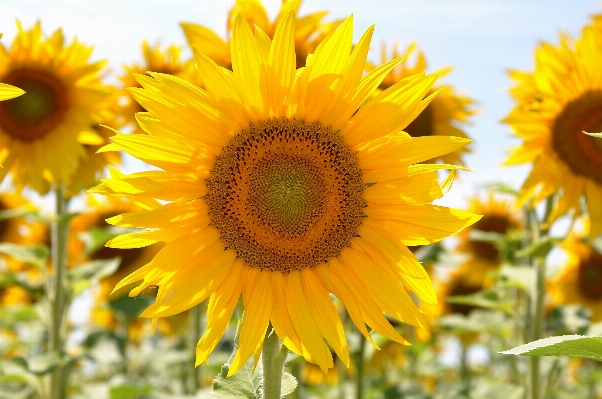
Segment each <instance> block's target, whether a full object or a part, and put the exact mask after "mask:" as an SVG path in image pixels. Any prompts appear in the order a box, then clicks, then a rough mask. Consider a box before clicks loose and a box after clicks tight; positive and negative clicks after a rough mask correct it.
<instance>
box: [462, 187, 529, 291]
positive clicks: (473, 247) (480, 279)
mask: <svg viewBox="0 0 602 399" xmlns="http://www.w3.org/2000/svg"><path fill="white" fill-rule="evenodd" d="M470 211H471V212H475V213H477V214H480V215H483V217H482V218H481V220H479V221H478V222H476V223H475V224H473V225H472V226H470V227H469V228H467V229H464V230H462V232H461V233H460V234H458V237H459V238H460V243H459V245H458V247H457V248H456V250H457V251H459V252H463V253H467V254H469V255H470V258H469V259H468V260H467V261H466V266H465V267H466V268H468V269H469V272H468V273H467V275H466V279H467V280H469V281H470V282H471V283H475V284H476V285H479V284H481V283H484V282H485V281H486V280H487V275H488V274H489V272H491V271H493V270H496V269H498V268H499V267H500V265H501V262H502V259H501V258H500V251H499V249H498V248H497V247H496V245H495V244H494V243H492V242H486V241H478V240H474V239H471V233H472V232H474V231H475V230H479V231H482V232H484V233H495V234H499V235H506V234H507V233H509V232H511V231H513V230H520V229H521V228H522V223H521V220H520V217H519V215H518V214H517V213H516V211H514V210H513V209H512V204H511V203H510V202H508V201H506V200H503V199H500V198H496V197H495V196H494V195H493V194H490V195H489V196H488V198H487V199H486V200H483V199H481V198H479V197H475V198H472V199H471V200H470Z"/></svg>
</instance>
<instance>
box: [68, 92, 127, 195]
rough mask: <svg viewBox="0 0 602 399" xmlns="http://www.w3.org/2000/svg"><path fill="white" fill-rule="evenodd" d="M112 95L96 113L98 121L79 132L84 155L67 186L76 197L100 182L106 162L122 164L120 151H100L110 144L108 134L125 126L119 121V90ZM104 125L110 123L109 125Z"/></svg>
mask: <svg viewBox="0 0 602 399" xmlns="http://www.w3.org/2000/svg"><path fill="white" fill-rule="evenodd" d="M110 98H111V100H110V101H109V102H108V103H107V105H106V108H105V109H103V110H102V111H101V112H99V114H98V115H97V117H96V121H95V123H93V124H92V125H90V126H88V128H87V129H85V130H83V131H82V132H81V133H80V134H79V137H78V140H79V142H80V143H81V144H82V145H83V147H84V151H85V158H84V161H82V162H81V163H80V165H79V167H78V168H77V170H76V171H75V172H74V174H73V177H72V179H71V181H70V182H69V185H68V186H67V194H68V196H74V195H76V194H77V193H78V192H80V191H81V190H86V189H89V188H90V187H93V186H94V185H95V184H97V183H98V180H99V178H100V177H101V176H103V175H104V174H105V170H106V167H107V165H113V166H117V165H120V164H121V155H120V154H119V153H117V152H101V153H98V152H97V151H98V150H99V149H100V148H102V147H103V146H105V145H106V144H108V143H109V137H111V136H112V135H114V134H115V132H114V131H113V130H112V129H119V128H120V127H122V122H119V120H120V116H122V115H120V114H121V109H122V107H121V106H120V105H119V104H118V98H119V92H118V91H117V90H116V91H114V92H113V93H112V94H111V97H110ZM101 125H102V126H101ZM104 126H110V128H106V127H104Z"/></svg>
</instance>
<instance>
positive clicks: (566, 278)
mask: <svg viewBox="0 0 602 399" xmlns="http://www.w3.org/2000/svg"><path fill="white" fill-rule="evenodd" d="M562 249H564V251H565V252H566V254H567V255H568V258H567V261H566V264H565V266H564V267H563V268H562V269H561V270H560V271H559V272H558V274H557V275H556V276H554V277H553V278H551V279H550V280H549V281H548V292H549V293H550V299H551V302H552V304H553V305H556V306H560V305H570V304H578V305H582V306H584V307H586V308H588V309H590V310H591V311H592V319H591V320H592V322H598V321H602V254H601V253H599V252H598V251H597V250H596V249H594V248H593V247H591V246H590V245H588V244H587V243H585V242H584V241H583V237H582V236H581V235H577V234H572V235H570V236H569V237H568V238H567V239H566V240H565V241H564V242H563V243H562Z"/></svg>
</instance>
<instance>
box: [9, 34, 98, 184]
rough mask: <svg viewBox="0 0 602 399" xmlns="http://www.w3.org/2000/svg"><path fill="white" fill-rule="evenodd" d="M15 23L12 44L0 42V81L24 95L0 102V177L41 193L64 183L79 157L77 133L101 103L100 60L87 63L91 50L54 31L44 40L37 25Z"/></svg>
mask: <svg viewBox="0 0 602 399" xmlns="http://www.w3.org/2000/svg"><path fill="white" fill-rule="evenodd" d="M17 27H18V34H17V36H16V37H15V39H14V41H13V44H12V47H11V48H10V49H7V48H5V47H4V46H3V45H2V44H0V82H4V83H7V84H10V85H14V86H17V87H20V88H21V89H23V90H25V92H26V93H25V94H24V95H22V96H20V97H18V98H15V99H13V100H11V101H3V102H0V164H2V165H3V166H4V168H3V169H0V180H1V179H3V178H4V176H5V175H6V174H7V173H9V172H10V173H11V175H12V181H13V184H14V185H15V186H16V187H17V189H18V190H20V189H22V188H23V187H24V186H30V187H32V188H33V189H35V190H36V191H37V192H38V193H40V194H44V193H46V192H48V189H49V187H50V184H49V183H57V182H68V181H69V179H70V178H71V177H72V174H73V172H74V171H75V169H76V168H77V167H78V165H79V164H80V162H81V159H82V158H83V157H84V155H85V154H84V149H83V147H82V145H81V144H80V143H79V142H78V136H79V134H80V132H82V131H84V130H86V129H88V128H89V126H91V125H92V124H93V123H95V121H94V115H95V114H96V113H97V112H98V111H99V110H101V109H102V108H103V107H104V105H105V104H104V101H105V100H106V96H107V93H108V91H107V88H106V87H105V86H103V85H102V84H101V81H100V74H99V72H100V71H101V69H102V68H103V66H104V64H105V62H104V61H99V62H94V63H89V62H88V60H89V58H90V55H91V52H92V48H91V47H87V46H84V45H82V44H81V43H79V42H77V41H74V42H73V43H71V44H69V45H65V44H64V38H63V34H62V32H61V30H60V29H58V30H56V31H55V32H54V33H53V35H52V36H50V37H48V38H44V37H43V35H42V28H41V27H40V23H36V24H35V25H34V26H33V28H31V29H29V30H24V29H23V28H22V27H21V24H20V23H17ZM57 154H60V156H57Z"/></svg>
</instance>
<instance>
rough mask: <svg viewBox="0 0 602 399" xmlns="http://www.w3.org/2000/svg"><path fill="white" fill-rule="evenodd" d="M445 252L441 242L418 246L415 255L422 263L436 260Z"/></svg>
mask: <svg viewBox="0 0 602 399" xmlns="http://www.w3.org/2000/svg"><path fill="white" fill-rule="evenodd" d="M443 252H444V249H443V247H442V246H441V244H439V243H435V244H430V245H424V246H421V247H418V249H417V250H416V252H414V255H416V258H418V260H419V261H420V262H422V263H429V262H435V261H437V260H438V259H439V255H440V254H441V253H443Z"/></svg>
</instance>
